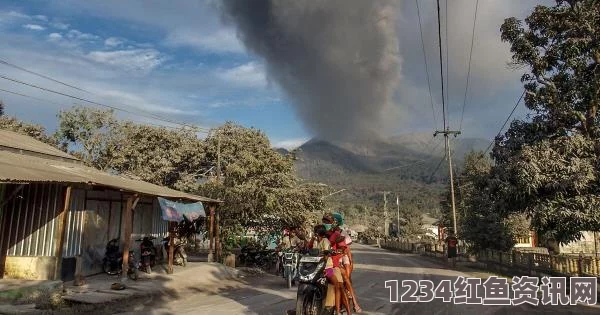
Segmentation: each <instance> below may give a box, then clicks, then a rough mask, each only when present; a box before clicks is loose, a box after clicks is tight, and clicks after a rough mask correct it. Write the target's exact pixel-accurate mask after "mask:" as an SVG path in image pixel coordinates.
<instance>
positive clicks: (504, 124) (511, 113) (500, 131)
mask: <svg viewBox="0 0 600 315" xmlns="http://www.w3.org/2000/svg"><path fill="white" fill-rule="evenodd" d="M525 92H526V90H523V93H521V97H519V100H517V102H516V103H515V106H514V107H513V109H512V111H510V114H509V115H508V117H506V120H505V121H504V123H503V124H502V127H500V130H498V134H497V135H496V137H499V136H500V134H501V133H502V130H504V127H506V124H507V123H508V121H509V120H510V118H511V117H512V115H513V114H514V113H515V110H516V109H517V106H519V103H521V100H522V99H523V97H524V96H525ZM495 142H496V139H494V140H492V142H490V145H488V147H487V148H486V149H485V151H484V152H483V156H485V154H486V153H487V152H488V150H489V149H490V148H491V147H492V145H493V144H494V143H495Z"/></svg>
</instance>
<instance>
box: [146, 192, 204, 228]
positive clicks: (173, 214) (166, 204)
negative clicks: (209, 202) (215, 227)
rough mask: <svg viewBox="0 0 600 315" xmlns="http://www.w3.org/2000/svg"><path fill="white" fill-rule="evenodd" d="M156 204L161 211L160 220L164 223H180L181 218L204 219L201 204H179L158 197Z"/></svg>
mask: <svg viewBox="0 0 600 315" xmlns="http://www.w3.org/2000/svg"><path fill="white" fill-rule="evenodd" d="M158 204H159V205H160V209H161V210H162V219H163V220H165V221H172V222H181V221H182V220H183V216H185V217H186V218H188V219H189V220H195V219H197V218H199V217H206V212H204V206H203V205H202V202H196V203H181V202H176V201H170V200H167V199H164V198H160V197H158Z"/></svg>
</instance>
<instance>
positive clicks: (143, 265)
mask: <svg viewBox="0 0 600 315" xmlns="http://www.w3.org/2000/svg"><path fill="white" fill-rule="evenodd" d="M154 239H156V238H155V237H154V236H144V237H143V238H141V239H137V240H135V241H136V242H140V263H139V266H140V269H141V270H143V271H145V272H146V273H151V272H152V267H154V264H155V262H156V248H155V247H154V243H152V240H154Z"/></svg>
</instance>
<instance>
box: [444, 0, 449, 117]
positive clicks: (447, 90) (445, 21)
mask: <svg viewBox="0 0 600 315" xmlns="http://www.w3.org/2000/svg"><path fill="white" fill-rule="evenodd" d="M444 14H445V18H444V23H445V24H446V26H445V32H444V33H445V34H446V104H448V111H450V71H448V65H449V64H450V62H449V58H450V46H448V0H446V9H445V10H444Z"/></svg>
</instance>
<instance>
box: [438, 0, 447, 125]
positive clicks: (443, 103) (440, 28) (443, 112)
mask: <svg viewBox="0 0 600 315" xmlns="http://www.w3.org/2000/svg"><path fill="white" fill-rule="evenodd" d="M437 14H438V16H437V20H438V46H439V48H440V79H441V80H442V115H443V118H444V130H446V102H445V100H444V95H445V94H444V60H443V58H442V23H441V22H440V0H437Z"/></svg>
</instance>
